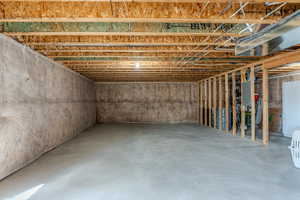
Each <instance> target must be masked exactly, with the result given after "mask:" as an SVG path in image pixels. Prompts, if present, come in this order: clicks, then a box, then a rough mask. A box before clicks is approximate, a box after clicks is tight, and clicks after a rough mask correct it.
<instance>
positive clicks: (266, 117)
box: [262, 67, 270, 145]
mask: <svg viewBox="0 0 300 200" xmlns="http://www.w3.org/2000/svg"><path fill="white" fill-rule="evenodd" d="M262 71H263V78H262V84H263V85H262V87H263V133H262V136H263V144H265V145H266V144H269V134H270V133H269V74H268V70H267V69H266V68H264V67H262Z"/></svg>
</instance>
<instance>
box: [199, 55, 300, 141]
mask: <svg viewBox="0 0 300 200" xmlns="http://www.w3.org/2000/svg"><path fill="white" fill-rule="evenodd" d="M293 62H300V50H296V51H294V52H287V53H283V54H278V55H275V56H273V57H268V58H265V59H263V60H259V61H257V62H254V63H250V64H247V65H245V66H243V67H240V68H237V69H234V70H231V71H227V72H224V73H221V74H217V75H215V76H212V77H208V78H206V79H203V80H204V81H205V80H208V79H209V78H219V95H220V96H219V109H220V108H221V107H222V96H223V95H222V89H220V88H221V86H222V82H221V78H222V76H224V75H226V74H228V73H232V88H233V89H232V96H233V104H232V107H233V113H234V112H235V109H234V107H235V105H236V103H235V102H234V99H235V95H236V94H235V92H234V91H235V90H234V88H235V87H236V78H235V77H236V76H235V75H236V72H241V81H243V80H245V76H244V74H245V71H246V70H249V69H250V70H251V71H250V72H251V73H250V76H251V77H252V76H253V72H254V77H255V70H254V69H255V67H257V66H259V65H261V66H262V69H263V72H262V77H263V78H262V80H263V130H262V131H263V144H268V143H269V137H270V136H269V121H268V120H269V103H268V101H269V83H268V78H269V74H271V72H272V73H275V72H276V70H272V71H270V70H271V69H274V68H277V67H280V66H281V65H285V64H289V63H293ZM276 73H282V71H278V72H276ZM251 74H252V75H251ZM251 80H252V83H251V86H252V87H253V81H254V78H251ZM253 94H255V87H254V89H253V88H252V91H251V99H252V104H253V102H254V101H253ZM242 107H243V106H242ZM219 114H220V115H219V117H220V119H222V118H221V116H222V115H221V113H219ZM234 118H235V115H234V114H233V121H234ZM251 118H252V119H253V114H252V115H251ZM241 119H243V117H242V118H241ZM219 123H220V127H221V125H222V122H221V121H220V122H219ZM242 126H243V122H242V124H241V127H242ZM220 127H219V128H220ZM234 127H235V123H233V134H235V132H234ZM253 127H254V125H253V124H252V125H251V133H252V134H251V138H252V139H253V138H254V134H255V132H254V131H253V130H254V129H253ZM242 130H243V128H241V136H242V137H243V133H242Z"/></svg>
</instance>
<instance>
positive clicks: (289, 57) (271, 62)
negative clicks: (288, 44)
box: [262, 50, 300, 70]
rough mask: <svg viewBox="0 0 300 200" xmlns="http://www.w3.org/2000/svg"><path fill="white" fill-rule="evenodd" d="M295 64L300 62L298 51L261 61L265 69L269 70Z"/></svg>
mask: <svg viewBox="0 0 300 200" xmlns="http://www.w3.org/2000/svg"><path fill="white" fill-rule="evenodd" d="M296 62H300V50H297V51H293V52H289V53H283V54H280V55H277V56H273V57H271V58H269V59H266V60H264V61H262V64H263V66H264V68H265V69H269V70H270V69H272V68H275V67H280V66H282V65H286V64H290V63H296Z"/></svg>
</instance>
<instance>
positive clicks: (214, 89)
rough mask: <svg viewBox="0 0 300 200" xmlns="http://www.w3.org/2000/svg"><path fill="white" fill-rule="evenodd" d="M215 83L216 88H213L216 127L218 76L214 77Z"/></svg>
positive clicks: (215, 124)
mask: <svg viewBox="0 0 300 200" xmlns="http://www.w3.org/2000/svg"><path fill="white" fill-rule="evenodd" d="M213 83H214V88H213V103H214V105H213V107H214V109H213V110H214V112H213V113H214V128H217V79H216V77H214V79H213Z"/></svg>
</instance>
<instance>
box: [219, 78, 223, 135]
mask: <svg viewBox="0 0 300 200" xmlns="http://www.w3.org/2000/svg"><path fill="white" fill-rule="evenodd" d="M222 110H223V85H222V76H220V77H219V129H220V130H222V129H223V126H222V123H223V120H222Z"/></svg>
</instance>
